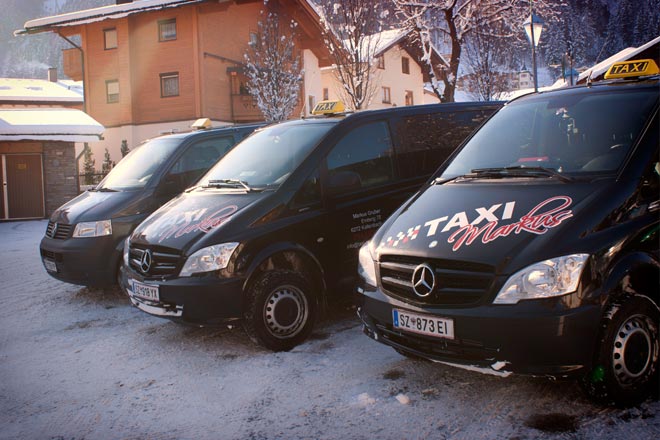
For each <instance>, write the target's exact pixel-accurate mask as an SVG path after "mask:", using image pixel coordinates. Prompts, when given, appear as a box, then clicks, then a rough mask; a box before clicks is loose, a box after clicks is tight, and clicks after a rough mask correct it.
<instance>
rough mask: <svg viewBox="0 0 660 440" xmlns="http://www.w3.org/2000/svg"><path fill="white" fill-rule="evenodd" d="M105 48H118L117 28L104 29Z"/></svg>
mask: <svg viewBox="0 0 660 440" xmlns="http://www.w3.org/2000/svg"><path fill="white" fill-rule="evenodd" d="M103 48H104V49H105V50H108V49H116V48H117V29H116V28H112V29H103Z"/></svg>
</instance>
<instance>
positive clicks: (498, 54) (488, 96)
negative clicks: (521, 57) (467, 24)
mask: <svg viewBox="0 0 660 440" xmlns="http://www.w3.org/2000/svg"><path fill="white" fill-rule="evenodd" d="M503 27H504V24H503V23H502V22H501V21H497V22H495V23H492V24H491V25H490V26H488V28H486V29H480V30H475V31H474V32H472V33H471V34H470V35H469V36H468V37H466V41H465V45H464V49H465V51H464V53H465V67H464V69H463V70H464V71H466V72H467V74H466V75H464V76H462V77H461V79H460V80H461V82H462V85H463V89H465V91H467V92H468V93H469V94H470V95H471V96H472V97H473V98H475V99H476V100H479V101H490V100H493V99H499V98H500V97H501V96H502V94H503V93H505V92H507V91H509V90H510V89H511V78H510V75H509V74H508V73H507V71H508V70H509V67H510V66H509V62H510V58H509V55H508V52H509V50H508V48H509V47H511V43H512V41H510V40H512V38H507V37H504V36H503V35H506V34H507V32H506V29H503Z"/></svg>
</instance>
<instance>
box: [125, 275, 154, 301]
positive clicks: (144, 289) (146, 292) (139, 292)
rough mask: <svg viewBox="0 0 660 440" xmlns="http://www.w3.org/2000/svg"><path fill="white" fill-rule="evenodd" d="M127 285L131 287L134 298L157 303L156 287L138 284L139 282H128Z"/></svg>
mask: <svg viewBox="0 0 660 440" xmlns="http://www.w3.org/2000/svg"><path fill="white" fill-rule="evenodd" d="M129 285H130V286H131V291H132V292H133V295H135V296H138V297H140V298H144V299H149V300H152V301H158V300H159V299H160V297H159V296H158V286H152V285H150V284H144V283H140V282H139V281H135V280H129Z"/></svg>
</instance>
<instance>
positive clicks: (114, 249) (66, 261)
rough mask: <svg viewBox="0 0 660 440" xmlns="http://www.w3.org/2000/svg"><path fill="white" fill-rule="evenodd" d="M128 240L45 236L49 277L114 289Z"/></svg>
mask: <svg viewBox="0 0 660 440" xmlns="http://www.w3.org/2000/svg"><path fill="white" fill-rule="evenodd" d="M124 238H125V237H120V236H117V235H111V236H106V237H93V238H68V239H65V240H57V239H52V238H49V237H44V238H42V240H41V244H40V246H39V250H40V254H41V261H42V263H43V264H44V267H45V268H46V271H47V272H48V274H49V275H50V276H52V277H53V278H56V279H58V280H60V281H64V282H67V283H71V284H79V285H82V286H90V287H104V286H110V285H113V284H115V283H116V282H117V267H118V265H119V260H120V258H121V244H122V243H123V239H124Z"/></svg>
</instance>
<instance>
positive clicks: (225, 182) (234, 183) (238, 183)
mask: <svg viewBox="0 0 660 440" xmlns="http://www.w3.org/2000/svg"><path fill="white" fill-rule="evenodd" d="M206 187H207V188H208V187H214V188H222V187H228V188H240V187H242V188H243V189H245V190H246V191H247V192H250V191H255V190H254V189H253V188H251V187H250V185H248V183H247V182H245V181H244V180H238V179H216V180H209V183H208V185H207V186H206Z"/></svg>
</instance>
